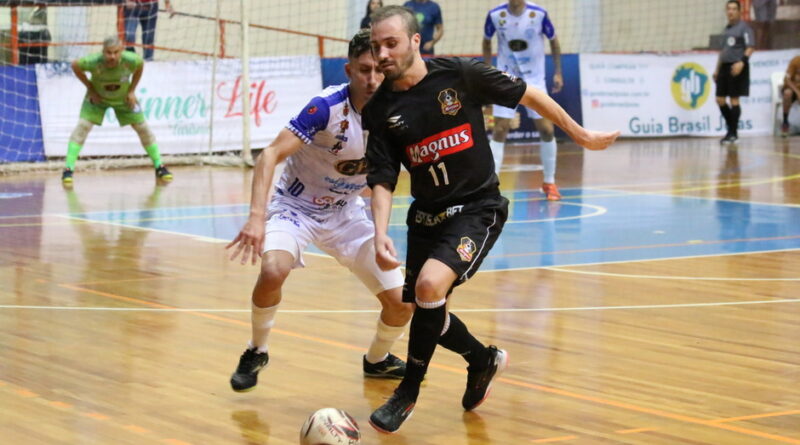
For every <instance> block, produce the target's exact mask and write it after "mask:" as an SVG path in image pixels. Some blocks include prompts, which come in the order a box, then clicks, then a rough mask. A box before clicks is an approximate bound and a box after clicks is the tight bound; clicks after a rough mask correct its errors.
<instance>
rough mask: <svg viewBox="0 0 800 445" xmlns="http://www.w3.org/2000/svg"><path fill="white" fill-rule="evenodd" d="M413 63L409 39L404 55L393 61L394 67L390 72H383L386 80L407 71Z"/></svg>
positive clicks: (395, 77)
mask: <svg viewBox="0 0 800 445" xmlns="http://www.w3.org/2000/svg"><path fill="white" fill-rule="evenodd" d="M413 64H414V50H413V49H412V47H411V41H410V40H409V42H408V51H407V52H406V55H405V56H404V57H403V58H402V59H401V60H397V61H395V63H394V67H395V69H394V70H393V71H391V72H384V73H383V74H384V76H386V79H387V80H390V81H394V80H397V79H399V78H401V77H403V75H404V74H405V73H406V71H408V69H409V68H410V67H411V65H413Z"/></svg>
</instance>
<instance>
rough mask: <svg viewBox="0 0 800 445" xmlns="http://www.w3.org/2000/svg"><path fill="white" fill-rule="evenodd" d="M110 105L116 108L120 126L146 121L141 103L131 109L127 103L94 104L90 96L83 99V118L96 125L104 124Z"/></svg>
mask: <svg viewBox="0 0 800 445" xmlns="http://www.w3.org/2000/svg"><path fill="white" fill-rule="evenodd" d="M109 107H111V108H112V109H113V110H114V114H116V115H117V120H118V121H119V126H120V127H124V126H126V125H130V124H141V123H143V122H144V113H142V107H141V106H140V105H139V104H136V107H134V108H133V109H131V108H130V107H129V106H128V105H127V104H120V105H112V104H108V103H106V102H100V103H99V104H93V103H91V102H90V101H89V99H88V98H86V99H84V100H83V105H82V106H81V119H86V120H87V121H89V122H91V123H93V124H95V125H103V118H105V116H106V109H108V108H109Z"/></svg>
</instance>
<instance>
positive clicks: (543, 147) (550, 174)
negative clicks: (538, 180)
mask: <svg viewBox="0 0 800 445" xmlns="http://www.w3.org/2000/svg"><path fill="white" fill-rule="evenodd" d="M557 150H558V147H557V146H556V139H555V138H553V139H552V140H551V141H550V142H542V143H541V144H540V145H539V156H540V157H541V158H542V170H544V182H547V183H549V184H555V182H556V152H557Z"/></svg>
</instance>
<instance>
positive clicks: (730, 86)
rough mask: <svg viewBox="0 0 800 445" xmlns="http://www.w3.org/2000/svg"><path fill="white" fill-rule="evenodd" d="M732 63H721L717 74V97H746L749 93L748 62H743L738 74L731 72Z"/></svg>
mask: <svg viewBox="0 0 800 445" xmlns="http://www.w3.org/2000/svg"><path fill="white" fill-rule="evenodd" d="M731 66H733V64H732V63H723V64H721V65H720V66H719V73H718V74H717V97H746V96H749V95H750V64H748V63H745V64H744V68H743V69H742V72H741V73H739V75H738V76H734V75H732V74H731Z"/></svg>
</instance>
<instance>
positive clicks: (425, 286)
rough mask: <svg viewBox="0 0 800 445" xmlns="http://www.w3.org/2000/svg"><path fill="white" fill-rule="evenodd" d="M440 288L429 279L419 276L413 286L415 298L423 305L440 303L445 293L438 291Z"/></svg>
mask: <svg viewBox="0 0 800 445" xmlns="http://www.w3.org/2000/svg"><path fill="white" fill-rule="evenodd" d="M440 289H441V286H440V285H439V283H437V282H436V281H435V280H433V279H432V278H430V277H425V276H420V277H419V278H417V284H416V286H414V292H415V294H416V298H417V300H419V301H422V302H424V303H433V302H436V301H440V300H441V299H443V298H444V297H445V292H441V291H440Z"/></svg>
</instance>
